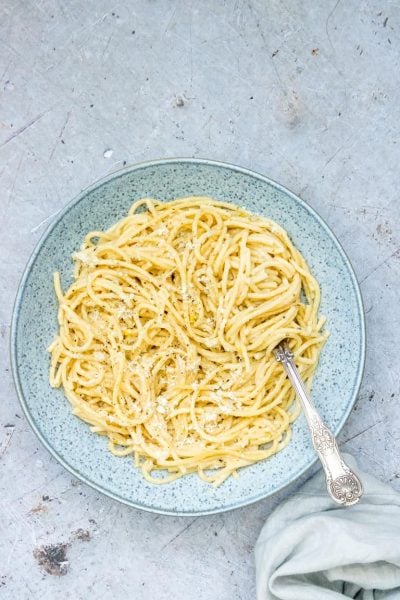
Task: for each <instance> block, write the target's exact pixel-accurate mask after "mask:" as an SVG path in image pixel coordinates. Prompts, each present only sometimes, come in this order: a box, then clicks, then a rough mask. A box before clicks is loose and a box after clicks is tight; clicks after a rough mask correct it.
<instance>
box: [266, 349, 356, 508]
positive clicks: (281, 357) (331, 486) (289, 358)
mask: <svg viewBox="0 0 400 600" xmlns="http://www.w3.org/2000/svg"><path fill="white" fill-rule="evenodd" d="M274 354H275V358H276V360H277V361H279V362H281V363H282V366H283V368H284V369H285V371H286V374H287V376H288V378H289V380H290V382H291V384H292V386H293V387H294V389H295V391H296V394H297V396H298V398H299V400H300V402H301V405H302V408H303V412H304V414H305V417H306V420H307V423H308V426H309V428H310V432H311V439H312V443H313V446H314V449H315V451H316V453H317V454H318V457H319V459H320V461H321V463H322V467H323V469H324V471H325V478H326V487H327V490H328V493H329V495H330V496H331V498H332V500H334V501H335V502H337V503H338V504H341V505H343V506H351V505H353V504H356V503H357V502H358V501H359V499H360V498H361V496H362V494H363V487H362V483H361V481H360V480H359V478H358V477H357V475H356V474H355V473H354V472H353V471H352V470H351V469H350V467H349V466H348V465H347V464H346V463H345V462H344V460H343V458H342V457H341V455H340V452H339V448H338V445H337V443H336V440H335V437H334V435H333V433H332V432H331V431H330V429H328V427H327V426H326V425H325V423H324V422H323V421H322V419H321V417H320V415H319V414H318V412H317V410H316V408H315V406H314V403H313V402H312V400H311V398H310V396H309V393H308V391H307V389H306V387H305V385H304V382H303V380H302V379H301V376H300V373H299V371H298V369H297V367H296V365H295V362H294V360H293V352H291V350H290V349H289V346H288V345H287V343H286V342H281V343H280V344H279V345H278V346H276V348H275V349H274Z"/></svg>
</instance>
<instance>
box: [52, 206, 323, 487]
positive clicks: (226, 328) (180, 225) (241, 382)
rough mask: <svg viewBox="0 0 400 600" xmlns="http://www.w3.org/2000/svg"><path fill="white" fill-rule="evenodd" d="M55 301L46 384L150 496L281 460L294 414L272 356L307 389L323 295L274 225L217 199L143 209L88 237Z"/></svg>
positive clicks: (317, 341) (281, 373)
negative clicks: (156, 489)
mask: <svg viewBox="0 0 400 600" xmlns="http://www.w3.org/2000/svg"><path fill="white" fill-rule="evenodd" d="M73 259H74V261H75V270H74V281H73V283H72V285H71V286H70V287H69V288H68V290H67V291H65V292H63V291H62V288H61V283H60V277H59V274H58V273H56V274H55V275H54V284H55V291H56V294H57V298H58V301H59V311H58V321H59V333H58V336H57V338H56V339H55V340H54V342H53V343H52V344H51V346H50V348H49V352H50V353H51V367H50V383H51V385H52V386H54V387H60V386H62V387H63V389H64V391H65V394H66V396H67V398H68V400H69V402H70V403H71V405H72V409H73V413H74V414H75V415H77V416H78V417H79V418H81V419H83V420H84V421H85V422H87V423H89V424H90V426H91V430H92V431H93V432H95V433H98V434H101V435H104V436H107V437H108V447H109V450H110V451H111V452H112V453H113V454H115V455H117V456H125V455H128V454H131V455H133V457H134V462H135V465H136V466H137V467H139V468H140V469H141V470H142V472H143V475H144V477H145V478H146V479H147V480H149V481H151V482H153V483H165V482H168V481H172V480H174V479H176V478H178V477H181V476H182V475H185V474H186V473H191V472H195V473H197V474H198V475H199V476H200V477H201V478H202V479H204V480H205V481H208V482H211V483H213V484H214V485H219V484H221V483H222V482H223V481H224V480H225V479H226V478H227V477H229V476H230V475H234V476H236V475H237V470H238V469H239V468H241V467H244V466H246V465H251V464H252V463H255V462H257V461H260V460H263V459H265V458H267V457H269V456H271V455H273V454H275V453H276V452H278V451H279V450H281V449H282V448H283V447H284V446H286V445H287V444H288V442H289V440H290V435H291V423H292V422H293V421H294V419H295V418H296V417H297V415H298V414H299V411H300V408H299V405H298V402H297V400H295V394H294V392H293V390H292V388H291V385H290V383H289V381H288V379H287V378H286V376H285V373H284V371H283V368H282V365H281V364H280V363H278V362H277V361H276V360H275V358H274V355H273V348H274V347H275V346H276V345H277V344H278V343H279V342H280V341H281V340H283V339H288V340H289V346H290V348H291V349H292V350H293V352H294V355H295V360H296V363H297V365H298V368H299V370H300V373H301V375H302V377H303V379H304V380H305V381H306V382H307V384H308V385H310V384H311V379H312V376H313V372H314V370H315V367H316V364H317V361H318V357H319V353H320V350H321V347H322V345H323V342H324V341H325V339H326V333H324V332H323V331H322V328H323V324H324V319H323V318H320V317H318V307H319V302H320V291H319V286H318V283H317V282H316V280H315V279H314V277H313V276H312V275H311V273H310V270H309V268H308V266H307V264H306V262H305V260H304V258H303V257H302V256H301V254H300V253H299V252H298V251H297V250H296V248H295V247H294V246H293V245H292V243H291V242H290V240H289V238H288V235H287V233H286V232H285V231H284V229H282V228H281V227H279V226H278V225H277V224H276V223H274V222H273V221H271V220H269V219H266V218H263V217H259V216H255V215H252V214H250V213H249V212H247V211H246V210H244V209H241V208H239V207H237V206H234V205H232V204H228V203H222V202H217V201H215V200H213V199H211V198H203V197H190V198H184V199H179V200H174V201H172V202H165V203H164V202H159V201H156V200H151V199H147V198H145V199H142V200H139V201H137V202H135V203H134V204H133V206H132V208H131V209H130V211H129V214H128V216H127V217H126V218H125V219H123V220H122V221H119V222H118V223H116V224H115V225H113V226H112V227H111V228H110V229H108V230H107V231H92V232H91V233H89V234H88V235H87V236H86V238H85V240H84V243H83V245H82V247H81V250H80V251H79V252H76V253H75V254H74V255H73Z"/></svg>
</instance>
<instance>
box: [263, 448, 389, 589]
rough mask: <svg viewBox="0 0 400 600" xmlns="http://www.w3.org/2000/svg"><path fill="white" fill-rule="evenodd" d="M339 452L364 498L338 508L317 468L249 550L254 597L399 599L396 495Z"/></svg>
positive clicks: (273, 514)
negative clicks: (253, 560)
mask: <svg viewBox="0 0 400 600" xmlns="http://www.w3.org/2000/svg"><path fill="white" fill-rule="evenodd" d="M345 458H346V462H348V464H350V465H351V466H352V467H354V469H355V471H356V473H357V474H358V475H359V476H360V479H361V481H362V483H363V486H364V496H363V497H362V498H361V500H360V501H359V503H358V504H356V505H354V506H352V507H347V508H345V507H339V506H337V505H336V504H335V503H334V502H333V501H332V500H331V499H330V497H329V496H328V493H327V492H326V488H325V477H324V474H323V472H322V471H319V472H318V473H317V474H316V475H314V476H313V477H312V478H311V479H310V480H309V481H307V483H305V484H304V486H303V487H302V488H300V490H299V491H298V492H297V493H296V494H295V495H294V496H292V497H291V498H290V499H288V500H286V501H285V502H284V503H283V504H282V505H280V506H279V507H278V508H277V509H275V510H274V512H273V513H272V514H271V516H270V517H269V518H268V520H267V522H266V524H265V525H264V527H263V529H262V531H261V534H260V537H259V539H258V541H257V544H256V549H255V554H256V578H257V600H343V599H344V598H354V599H357V600H400V494H398V493H397V492H395V491H394V490H393V489H392V488H390V487H389V486H388V485H386V484H384V483H381V482H380V481H378V480H377V479H375V478H374V477H372V476H371V475H368V474H366V473H362V472H361V471H360V470H359V469H357V467H356V465H355V461H354V459H353V458H352V457H350V456H348V455H345Z"/></svg>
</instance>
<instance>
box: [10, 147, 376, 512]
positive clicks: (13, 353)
mask: <svg viewBox="0 0 400 600" xmlns="http://www.w3.org/2000/svg"><path fill="white" fill-rule="evenodd" d="M174 163H191V164H201V165H209V166H212V167H222V168H225V169H229V170H231V171H235V172H238V173H242V174H244V175H248V176H250V177H253V178H256V179H258V180H261V181H263V182H265V183H268V184H269V185H271V186H272V187H274V188H275V189H278V190H279V191H281V192H283V193H285V194H287V195H288V196H290V197H291V198H292V199H293V200H294V201H295V202H296V203H298V204H300V206H302V207H303V208H304V209H305V210H306V211H307V212H308V213H309V214H310V215H311V216H312V217H313V218H314V219H315V220H316V221H317V222H318V224H319V225H320V226H321V227H322V228H323V230H324V231H325V232H326V233H327V235H328V237H330V238H331V240H332V241H333V243H334V244H335V246H336V248H337V250H338V252H339V254H340V255H341V257H342V259H343V261H344V263H345V264H346V267H347V269H348V272H349V274H350V278H351V282H352V284H353V288H354V291H355V295H356V303H357V309H358V317H359V320H360V348H359V351H360V359H359V363H358V372H357V377H356V380H355V383H354V386H353V391H352V394H351V398H350V401H349V403H348V405H347V407H346V410H345V411H344V413H343V416H342V418H341V420H340V421H339V423H338V424H337V426H336V427H335V429H334V430H333V433H334V435H335V437H337V436H338V435H339V433H340V432H341V430H342V429H343V426H344V424H345V423H346V421H347V419H348V417H349V414H350V412H351V410H352V408H353V406H354V404H355V402H356V399H357V396H358V392H359V389H360V385H361V381H362V378H363V374H364V369H365V356H366V326H365V311H364V303H363V299H362V295H361V289H360V284H359V282H358V280H357V276H356V273H355V271H354V268H353V266H352V264H351V262H350V259H349V257H348V256H347V254H346V251H345V250H344V248H343V246H342V244H341V243H340V241H339V240H338V238H337V237H336V235H335V233H334V232H333V231H332V229H331V228H330V227H329V226H328V224H327V223H326V222H325V221H324V219H323V218H322V217H321V216H320V215H319V214H318V212H317V211H316V210H315V209H314V208H313V207H312V206H310V205H309V204H308V203H307V202H305V200H303V199H302V198H300V197H299V196H298V195H297V194H295V193H294V192H292V191H291V190H290V189H288V188H287V187H286V186H284V185H282V184H280V183H278V182H277V181H275V180H274V179H271V178H270V177H267V176H265V175H262V174H261V173H258V172H257V171H254V170H252V169H248V168H246V167H240V166H238V165H235V164H233V163H229V162H223V161H219V160H213V159H208V158H193V157H182V158H179V157H174V158H161V159H154V160H147V161H142V162H139V163H134V164H132V165H128V166H126V167H123V168H121V169H118V170H117V171H113V172H112V173H109V174H107V175H105V176H104V177H101V178H100V179H98V180H96V181H95V182H94V183H92V184H91V185H89V186H87V187H85V188H83V189H82V190H81V191H80V192H79V193H78V194H76V195H75V196H74V197H73V198H72V199H71V200H70V201H69V202H67V203H66V205H65V206H64V207H63V208H62V209H61V210H59V211H58V212H57V213H56V214H55V215H54V217H53V218H52V219H51V220H50V222H49V224H48V225H47V227H46V228H45V230H44V231H43V233H42V235H41V236H40V237H39V239H38V241H37V242H36V244H35V246H34V248H33V250H32V253H31V255H30V257H29V259H28V261H27V263H26V266H25V268H24V270H23V273H22V276H21V279H20V282H19V284H18V289H17V293H16V296H15V300H14V305H13V311H12V319H11V328H10V359H11V360H10V362H11V371H12V375H13V380H14V386H15V389H16V392H17V396H18V400H19V403H20V405H21V408H22V411H23V413H24V416H25V418H26V419H27V421H28V423H29V425H30V427H31V429H32V430H33V432H34V433H35V435H36V436H37V438H38V439H39V441H40V442H41V443H42V444H43V446H44V447H45V448H46V449H47V450H48V451H49V452H50V454H51V455H52V456H53V457H54V458H55V459H56V460H57V462H58V463H60V464H61V465H62V466H63V467H64V468H65V469H66V470H67V471H68V472H69V473H71V474H72V475H73V476H74V477H76V478H77V479H79V480H80V481H83V482H84V483H85V484H86V485H88V486H90V487H91V488H93V489H95V490H97V491H98V492H100V493H102V494H104V495H105V496H108V497H109V498H112V499H113V500H116V501H118V502H121V503H122V504H125V505H127V506H130V507H132V508H136V509H140V510H144V511H146V512H149V513H153V514H162V515H169V516H184V517H198V516H206V515H213V514H218V513H223V512H228V511H231V510H236V509H238V508H243V507H245V506H249V505H251V504H254V503H256V502H258V501H260V500H263V499H265V498H268V497H272V496H274V495H275V494H278V493H279V492H281V491H282V490H284V489H285V488H286V487H288V486H289V485H292V484H293V483H295V482H296V481H298V480H299V479H300V478H301V477H302V476H303V475H304V474H306V473H307V472H309V471H310V470H311V469H312V468H313V467H314V466H315V464H316V463H317V462H318V457H317V456H316V455H315V457H314V458H313V459H312V460H311V461H310V462H309V463H308V464H306V465H305V466H304V467H303V468H302V469H301V471H299V472H298V473H297V474H296V475H295V476H294V477H292V478H291V479H290V480H289V481H286V482H284V483H282V484H281V485H280V486H278V487H277V488H276V489H274V490H272V491H268V492H265V493H264V492H261V493H259V494H258V495H256V496H253V497H251V498H248V499H245V500H243V501H239V502H237V503H236V504H235V505H226V506H221V507H217V508H211V509H206V510H201V511H188V512H184V511H179V510H177V511H171V510H165V509H162V508H156V507H150V506H145V505H143V504H140V503H137V502H133V501H132V500H129V499H127V498H124V497H122V496H119V495H118V494H115V493H114V492H112V491H111V490H109V489H107V488H105V487H103V486H102V485H100V484H98V483H96V482H94V481H91V480H90V479H89V478H88V477H87V476H86V475H83V474H82V473H80V472H79V471H78V469H77V468H76V467H74V466H73V465H71V464H69V463H68V462H67V461H66V460H65V458H64V457H63V456H61V455H60V454H59V453H58V451H57V450H56V449H55V448H53V447H52V445H51V444H50V442H49V441H48V440H47V439H46V437H45V436H44V435H43V434H42V432H41V431H40V429H39V427H38V426H37V425H36V422H35V419H34V418H33V416H32V415H31V413H30V410H29V406H28V403H27V401H26V399H25V397H24V394H23V391H22V385H21V381H20V377H19V371H18V365H17V348H16V346H17V344H16V342H17V326H18V320H19V314H20V307H21V303H22V300H23V294H24V291H25V286H26V281H27V278H28V276H29V273H30V271H31V268H32V266H33V264H34V262H35V260H36V258H37V256H38V254H39V252H40V250H41V248H42V246H43V245H44V243H45V241H46V239H47V237H48V236H49V235H50V233H51V231H52V230H53V229H54V228H55V226H56V225H57V223H59V222H60V221H61V220H62V219H63V217H64V215H65V214H67V213H68V212H69V211H70V210H71V209H72V208H73V207H74V206H75V205H76V204H78V203H79V202H80V201H81V200H82V199H83V198H84V196H86V195H87V194H88V193H89V192H91V191H93V190H95V189H96V188H98V187H99V186H101V185H103V184H105V183H108V182H109V181H111V180H112V179H117V178H119V177H120V176H122V175H124V174H126V173H131V172H133V171H138V170H140V169H143V168H148V167H157V166H161V165H164V164H174Z"/></svg>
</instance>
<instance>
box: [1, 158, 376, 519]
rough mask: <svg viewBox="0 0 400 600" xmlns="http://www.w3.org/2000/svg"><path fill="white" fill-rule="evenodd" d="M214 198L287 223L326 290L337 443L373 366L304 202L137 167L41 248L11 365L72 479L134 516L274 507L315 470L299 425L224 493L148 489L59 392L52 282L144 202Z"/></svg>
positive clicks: (185, 173)
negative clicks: (283, 492) (271, 502)
mask: <svg viewBox="0 0 400 600" xmlns="http://www.w3.org/2000/svg"><path fill="white" fill-rule="evenodd" d="M190 195H208V196H212V197H213V198H216V199H218V200H224V201H231V202H233V203H235V204H239V205H241V206H245V207H246V208H247V209H249V210H250V211H253V212H254V213H257V214H260V215H264V216H267V217H270V218H271V219H274V220H275V221H277V222H278V223H280V224H281V225H282V226H283V227H284V228H285V229H286V230H287V231H288V233H289V235H290V237H291V238H292V240H293V242H294V243H295V245H296V246H297V247H298V249H299V250H300V252H301V253H302V254H303V255H304V257H305V258H306V260H307V262H308V263H309V265H310V267H311V270H312V272H313V274H314V275H315V277H316V278H317V280H318V281H319V283H320V284H321V292H322V304H321V314H323V315H326V316H327V319H328V320H327V327H328V329H329V331H330V337H329V339H328V342H327V344H326V346H325V348H324V350H323V352H322V357H321V361H320V364H319V366H318V370H317V372H316V376H315V380H314V385H313V398H314V401H315V404H316V406H317V408H318V410H319V411H320V412H321V414H322V417H323V418H324V420H325V421H326V423H327V424H328V426H329V427H331V428H332V430H333V431H334V432H335V433H338V432H339V430H340V429H341V427H342V426H343V424H344V422H345V420H346V418H347V416H348V414H349V412H350V410H351V407H352V406H353V404H354V401H355V399H356V395H357V391H358V388H359V385H360V380H361V376H362V371H363V365H364V353H365V332H364V314H363V308H362V301H361V295H360V290H359V287H358V284H357V281H356V278H355V275H354V272H353V270H352V268H351V265H350V263H349V261H348V259H347V258H346V256H345V254H344V252H343V250H342V248H341V246H340V245H339V243H338V241H337V240H336V238H335V237H334V235H333V233H332V232H331V231H330V229H329V228H328V227H327V225H326V224H325V223H324V222H323V221H322V220H321V218H320V217H319V216H318V215H317V214H316V213H315V212H314V211H313V210H312V209H311V208H310V207H309V206H308V205H307V204H306V203H305V202H303V201H302V200H300V199H299V198H297V197H296V196H295V195H294V194H292V193H291V192H289V191H288V190H286V189H285V188H283V187H282V186H280V185H278V184H276V183H274V182H273V181H271V180H270V179H267V178H266V177H263V176H261V175H258V174H257V173H254V172H251V171H248V170H246V169H242V168H239V167H235V166H232V165H228V164H223V163H217V162H212V161H209V160H194V159H193V160H192V159H172V160H161V161H155V162H149V163H145V164H140V165H137V166H134V167H130V168H127V169H125V170H123V171H120V172H118V173H116V174H113V175H111V176H109V177H107V178H106V179H103V180H102V181H100V182H98V183H96V184H95V185H94V186H92V187H91V188H89V189H88V190H86V191H84V192H83V193H82V194H81V195H80V196H79V197H78V198H76V199H75V200H73V201H72V202H71V203H70V204H68V205H67V206H66V208H65V209H64V210H63V211H62V212H61V213H59V214H58V216H57V217H56V219H55V221H54V222H53V223H52V225H51V226H50V227H49V228H48V230H47V231H46V232H45V234H44V235H43V237H42V239H41V240H40V242H39V244H38V246H37V247H36V249H35V251H34V253H33V255H32V257H31V259H30V261H29V263H28V265H27V267H26V270H25V273H24V276H23V278H22V282H21V285H20V288H19V291H18V295H17V299H16V303H15V308H14V316H13V324H12V338H11V339H12V352H11V354H12V363H13V372H14V378H15V383H16V387H17V391H18V394H19V398H20V401H21V404H22V407H23V409H24V412H25V415H26V417H27V419H28V421H29V423H30V424H31V426H32V428H33V430H34V431H35V433H36V434H37V436H38V437H39V439H40V440H41V441H42V442H43V444H44V445H45V446H46V448H47V449H48V450H49V451H50V452H51V453H52V454H53V456H55V458H56V459H57V460H58V461H59V462H60V463H61V464H62V465H64V467H66V468H67V469H68V470H69V471H70V472H71V473H73V475H75V476H76V477H78V478H79V479H81V480H82V481H84V482H86V483H87V484H89V485H91V486H93V487H94V488H96V489H97V490H99V491H101V492H103V493H105V494H107V495H108V496H111V497H112V498H115V499H116V500H119V501H121V502H125V503H126V504H129V505H131V506H135V507H137V508H142V509H145V510H149V511H154V512H158V513H165V514H182V515H199V514H207V513H217V512H220V511H225V510H230V509H233V508H237V507H239V506H244V505H246V504H250V503H251V502H255V501H256V500H259V499H261V498H265V497H266V496H269V495H271V494H274V493H276V492H277V491H278V490H280V489H281V488H283V487H284V486H286V485H288V484H289V483H291V482H293V481H294V480H295V479H296V478H297V477H299V476H300V475H302V474H303V473H304V472H305V471H306V470H307V469H309V468H310V467H311V466H312V465H313V464H314V462H315V461H316V458H315V453H314V450H313V448H312V446H311V442H310V436H309V433H308V430H307V426H306V423H305V420H304V416H303V415H301V416H300V417H299V418H298V419H297V421H296V423H295V424H294V427H293V439H292V441H291V442H290V444H289V445H288V446H287V447H286V448H285V449H284V450H283V451H282V452H280V453H278V454H277V455H275V456H273V457H272V458H269V459H268V460H265V461H263V462H260V463H258V464H255V465H252V466H249V467H246V468H244V469H242V470H241V471H240V477H239V478H238V479H233V478H230V479H229V480H228V481H226V482H225V483H224V484H223V485H222V486H220V487H219V488H217V489H214V488H213V487H211V486H210V485H208V484H206V483H205V482H203V481H201V480H200V479H199V478H198V477H197V476H196V475H193V474H192V475H189V476H186V477H183V478H181V479H179V480H178V481H175V482H173V483H169V484H166V485H162V486H155V485H152V484H150V483H148V482H147V481H145V479H143V477H142V475H141V473H140V471H138V470H137V469H135V468H134V466H133V462H132V459H131V458H130V457H126V458H119V457H115V456H113V455H112V454H110V452H108V450H107V448H106V443H107V442H106V439H105V438H104V437H101V436H98V435H94V434H93V433H91V432H90V430H89V427H88V426H87V425H86V424H85V423H83V422H82V421H80V420H79V419H78V418H76V417H74V416H73V415H72V414H71V409H70V406H69V403H68V401H67V400H66V398H65V396H64V394H63V391H62V390H54V389H52V388H51V387H50V386H49V382H48V370H49V355H48V353H47V352H46V348H47V346H48V345H49V343H50V342H51V341H52V339H53V337H54V334H55V332H56V331H57V319H56V316H57V302H56V298H55V295H54V291H53V283H52V274H53V272H54V271H60V272H61V277H62V282H63V285H64V287H66V286H67V285H69V284H70V282H71V280H72V261H71V254H72V253H73V252H74V251H75V250H77V249H78V248H79V246H80V244H81V242H82V239H83V237H84V235H85V234H86V233H87V232H88V231H90V230H98V229H105V228H107V227H109V226H110V225H111V224H113V223H115V221H117V220H119V219H121V218H122V217H124V216H125V215H126V213H127V211H128V208H129V207H130V205H131V204H132V202H133V201H134V200H136V199H138V198H142V197H144V196H147V197H149V196H151V197H155V198H159V199H164V200H170V199H172V198H177V197H182V196H190Z"/></svg>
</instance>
